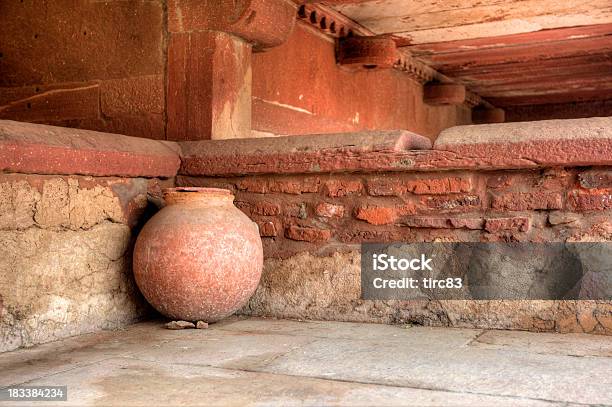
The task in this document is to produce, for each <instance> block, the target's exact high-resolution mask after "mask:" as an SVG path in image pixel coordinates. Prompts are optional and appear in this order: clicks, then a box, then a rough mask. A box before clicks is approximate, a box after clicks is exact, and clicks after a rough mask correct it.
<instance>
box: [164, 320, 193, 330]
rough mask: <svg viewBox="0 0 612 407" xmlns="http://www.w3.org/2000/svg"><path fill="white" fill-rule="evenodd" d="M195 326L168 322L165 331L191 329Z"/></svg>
mask: <svg viewBox="0 0 612 407" xmlns="http://www.w3.org/2000/svg"><path fill="white" fill-rule="evenodd" d="M195 327H196V326H195V325H194V324H193V322H188V321H170V322H168V323H167V324H166V328H167V329H192V328H195Z"/></svg>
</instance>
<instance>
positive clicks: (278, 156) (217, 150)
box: [179, 130, 431, 176]
mask: <svg viewBox="0 0 612 407" xmlns="http://www.w3.org/2000/svg"><path fill="white" fill-rule="evenodd" d="M179 144H180V145H181V148H182V150H183V154H182V165H181V171H180V173H181V174H183V175H193V176H198V175H207V176H227V175H245V174H266V173H285V174H295V173H309V172H344V171H358V170H377V169H379V167H380V166H381V165H383V163H381V162H380V161H381V160H382V161H384V159H385V157H394V156H396V155H397V154H400V155H401V154H402V153H404V152H413V151H418V150H423V149H429V148H431V141H430V140H429V139H428V138H426V137H423V136H420V135H418V134H414V133H411V132H409V131H405V130H390V131H370V132H359V133H340V134H319V135H308V136H290V137H275V138H258V139H232V140H204V141H191V142H190V141H187V142H181V143H179ZM389 165H392V164H389Z"/></svg>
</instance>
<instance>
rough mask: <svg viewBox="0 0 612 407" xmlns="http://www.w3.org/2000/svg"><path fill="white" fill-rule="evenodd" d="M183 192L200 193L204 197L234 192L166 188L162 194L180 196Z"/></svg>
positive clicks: (209, 189)
mask: <svg viewBox="0 0 612 407" xmlns="http://www.w3.org/2000/svg"><path fill="white" fill-rule="evenodd" d="M182 192H190V193H194V192H195V193H198V194H203V195H231V194H232V191H230V190H229V189H224V188H205V187H174V188H164V189H163V190H162V193H163V194H164V195H166V194H180V193H182Z"/></svg>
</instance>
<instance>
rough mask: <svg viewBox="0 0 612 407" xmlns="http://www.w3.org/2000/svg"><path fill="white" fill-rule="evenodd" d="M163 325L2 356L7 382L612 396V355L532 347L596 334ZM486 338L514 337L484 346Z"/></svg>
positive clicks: (163, 399) (171, 398) (122, 400)
mask: <svg viewBox="0 0 612 407" xmlns="http://www.w3.org/2000/svg"><path fill="white" fill-rule="evenodd" d="M163 326H164V324H163V321H152V322H147V323H140V324H136V325H132V326H130V327H128V328H127V329H125V330H118V331H113V332H101V333H97V334H91V335H82V336H79V337H76V338H69V339H65V340H62V341H58V342H54V343H49V344H45V345H41V346H37V347H34V348H31V349H22V350H18V351H15V352H8V353H4V354H1V355H0V369H2V372H3V375H2V376H0V379H1V380H0V386H8V385H15V384H25V383H27V384H28V385H66V386H68V394H69V396H68V401H67V402H61V404H62V405H75V406H76V405H78V406H83V405H121V406H135V405H140V406H142V405H251V404H256V405H259V404H261V405H283V406H287V405H288V406H293V405H299V406H309V405H347V406H361V405H380V406H383V405H415V406H430V405H435V406H438V405H450V406H465V405H473V406H490V405H499V406H562V405H568V403H577V404H588V403H592V404H601V405H607V404H610V402H612V394H611V392H610V388H611V384H610V377H612V375H611V372H610V369H611V368H612V367H611V365H610V363H609V362H610V358H609V357H603V356H597V355H593V354H591V355H589V356H588V357H576V356H577V355H574V356H566V355H565V354H566V353H567V352H566V351H565V350H562V351H561V352H560V353H559V354H548V353H542V354H540V353H539V352H534V345H535V346H538V345H542V346H553V344H554V343H563V344H565V345H564V346H562V348H563V347H564V348H565V349H566V350H567V349H570V348H572V347H574V348H578V347H583V348H584V349H595V348H596V347H597V346H598V345H597V344H600V343H601V341H602V338H601V337H596V336H592V335H560V334H527V335H529V336H528V337H527V336H525V337H524V338H522V337H519V336H518V335H517V334H515V333H512V332H504V331H477V330H464V329H461V330H459V329H430V328H425V327H411V328H408V329H406V328H402V327H397V326H396V327H394V326H384V325H376V324H353V323H349V324H347V323H338V322H321V323H319V322H308V323H305V322H299V321H287V320H269V319H268V320H265V319H253V318H251V319H246V320H241V319H238V318H235V317H234V318H230V319H228V320H226V321H223V322H220V323H217V324H212V325H211V326H210V328H209V329H207V330H195V329H194V330H181V331H174V330H168V329H165V328H163ZM487 337H488V338H487ZM479 338H485V339H483V343H484V342H489V343H490V342H493V341H494V340H495V341H497V342H498V344H501V343H506V344H509V343H511V346H499V347H497V348H486V349H485V348H481V347H480V342H479ZM494 338H495V339H494ZM570 353H571V352H570ZM6 404H7V403H2V402H0V406H1V405H6ZM38 404H40V405H49V403H38ZM58 405H59V404H58Z"/></svg>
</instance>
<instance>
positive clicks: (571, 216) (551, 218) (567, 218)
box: [548, 211, 581, 225]
mask: <svg viewBox="0 0 612 407" xmlns="http://www.w3.org/2000/svg"><path fill="white" fill-rule="evenodd" d="M580 219H581V215H579V214H577V213H574V212H561V211H553V212H551V213H549V214H548V223H550V224H551V225H566V224H570V223H576V222H578V221H580Z"/></svg>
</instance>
